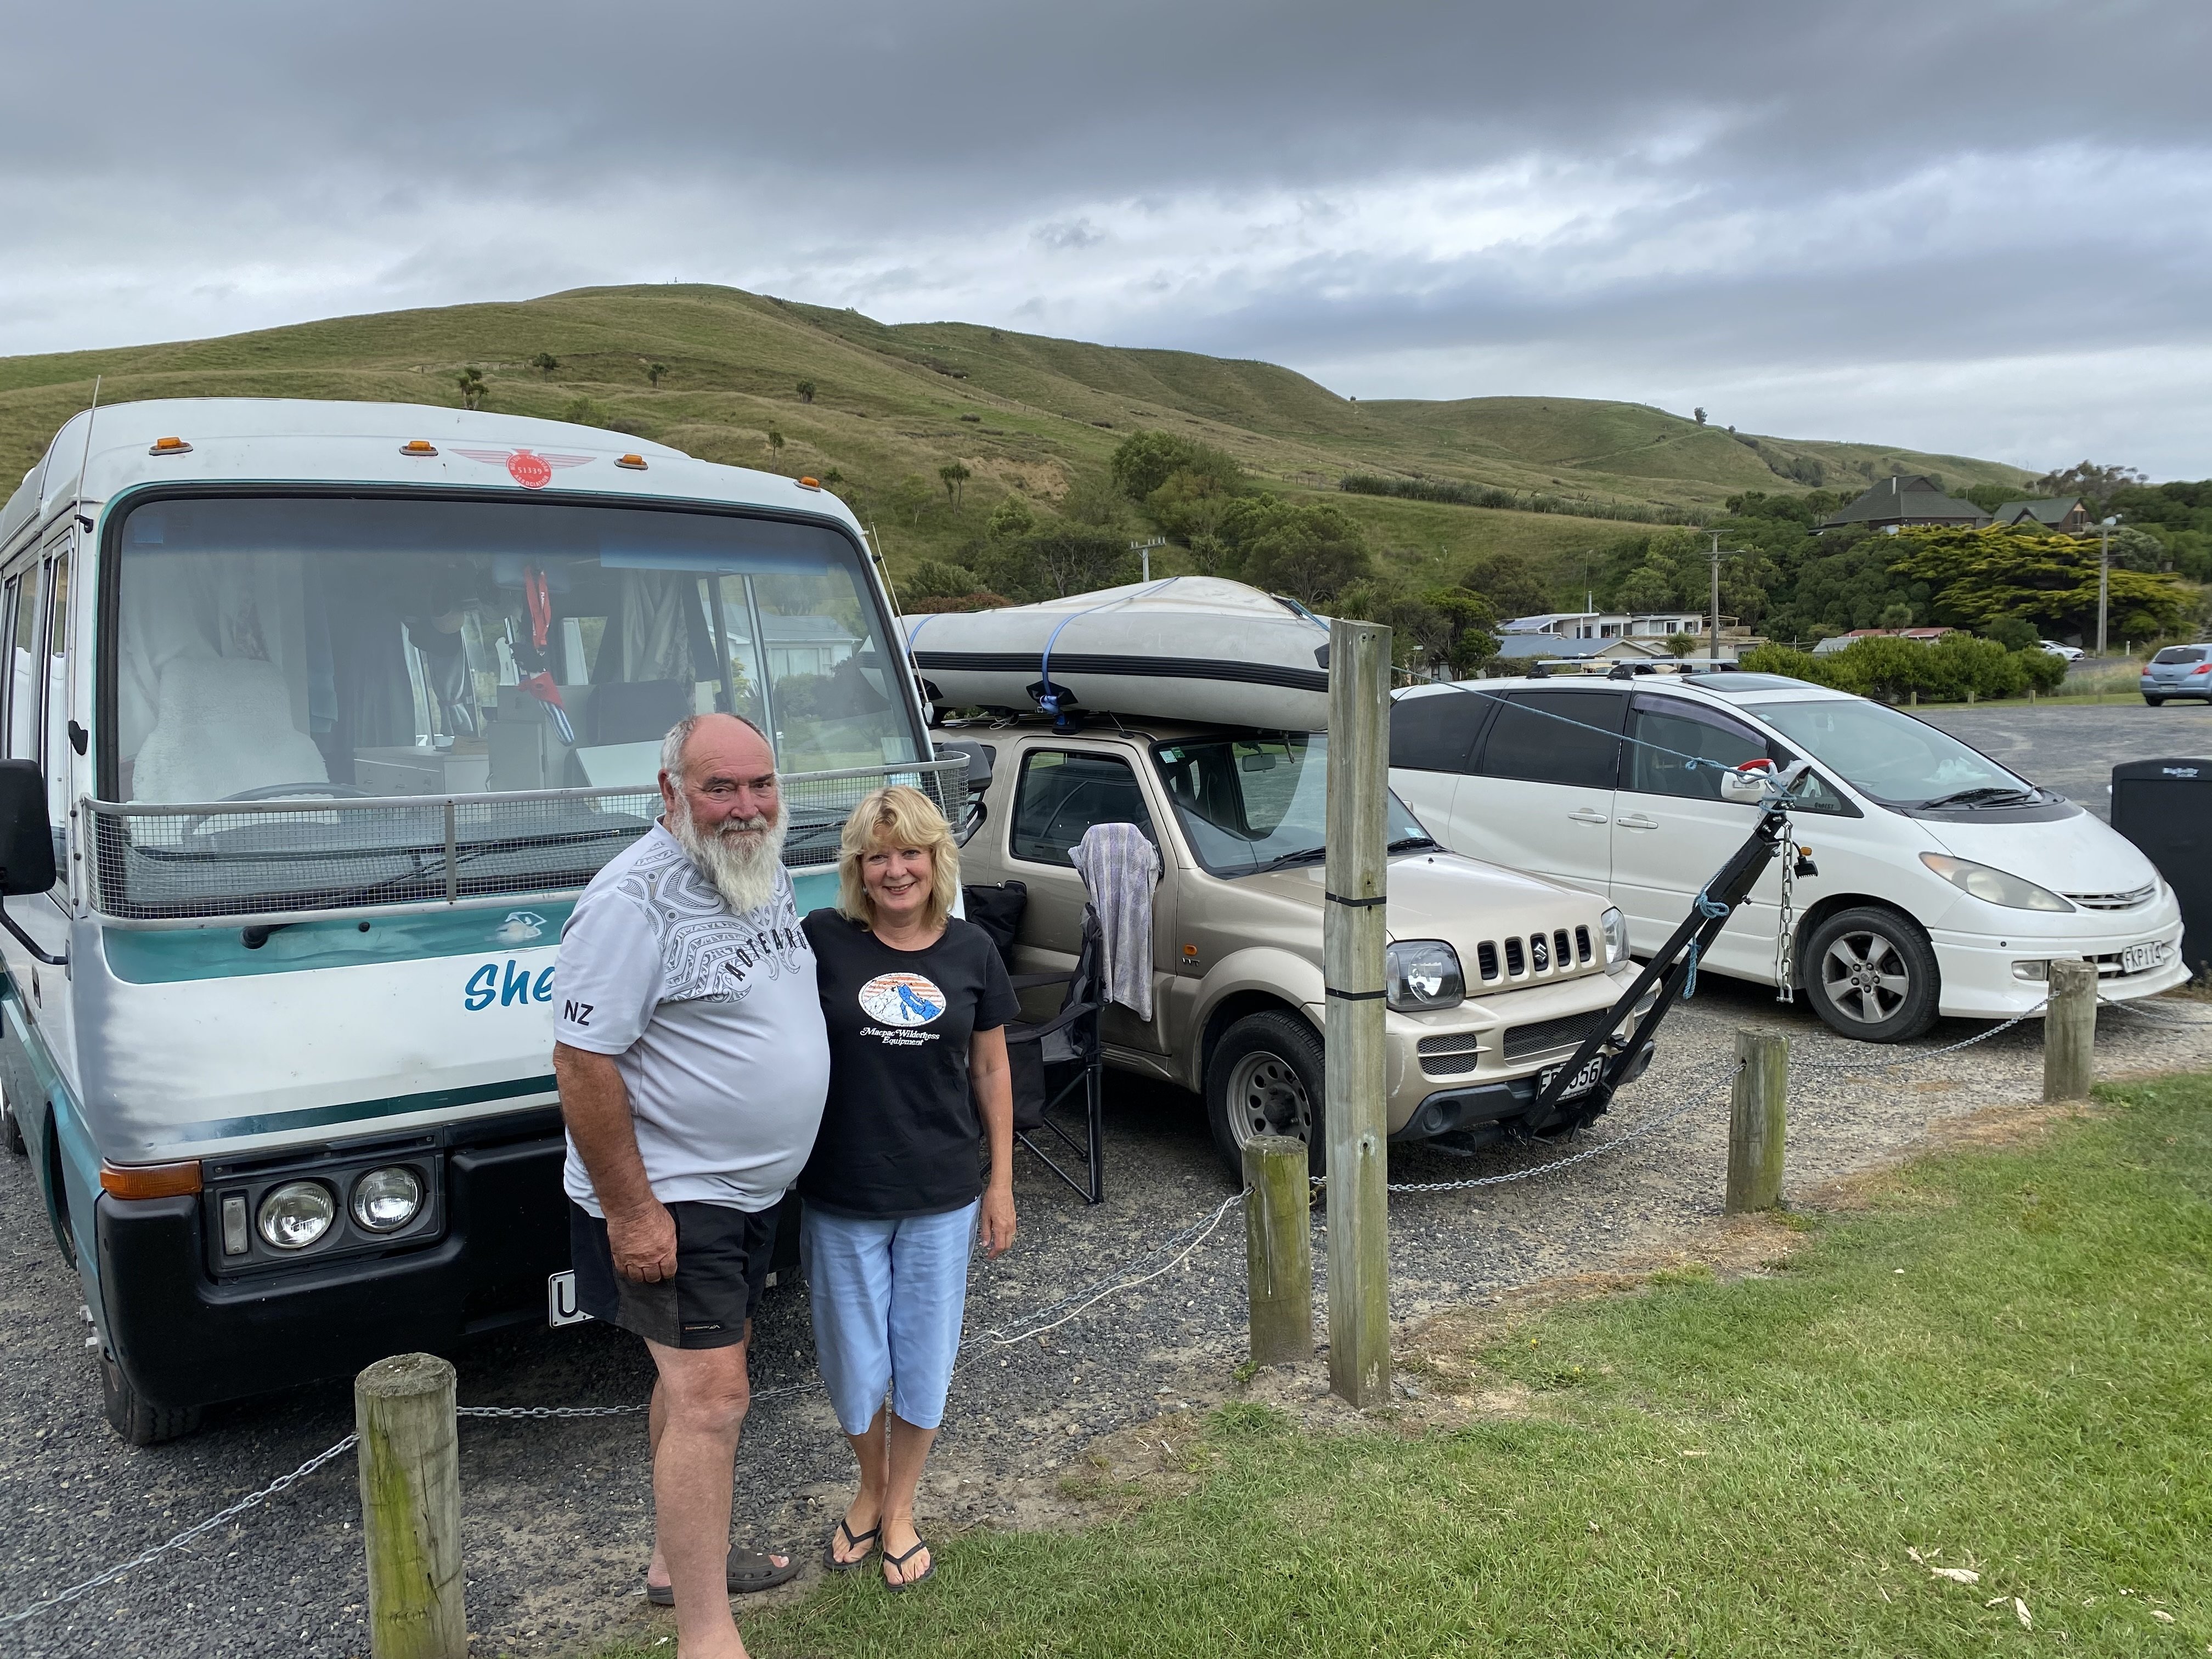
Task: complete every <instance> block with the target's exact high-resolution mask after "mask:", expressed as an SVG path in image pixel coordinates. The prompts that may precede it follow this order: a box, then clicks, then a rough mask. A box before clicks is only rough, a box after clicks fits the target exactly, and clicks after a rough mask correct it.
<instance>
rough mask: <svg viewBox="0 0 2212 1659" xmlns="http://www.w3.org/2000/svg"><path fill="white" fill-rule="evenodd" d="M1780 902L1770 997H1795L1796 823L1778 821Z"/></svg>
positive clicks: (1787, 999)
mask: <svg viewBox="0 0 2212 1659" xmlns="http://www.w3.org/2000/svg"><path fill="white" fill-rule="evenodd" d="M1781 850H1782V903H1781V907H1780V908H1779V910H1778V912H1777V914H1776V917H1775V933H1774V1000H1776V1001H1777V1002H1784V1003H1794V1002H1796V1000H1797V987H1796V978H1797V826H1796V824H1794V823H1790V820H1789V819H1788V818H1786V817H1785V818H1784V819H1783V821H1782V848H1781Z"/></svg>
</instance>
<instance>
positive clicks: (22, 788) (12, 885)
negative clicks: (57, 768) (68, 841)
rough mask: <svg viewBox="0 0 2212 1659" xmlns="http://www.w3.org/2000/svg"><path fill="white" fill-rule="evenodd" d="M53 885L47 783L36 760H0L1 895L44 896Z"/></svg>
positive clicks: (52, 847)
mask: <svg viewBox="0 0 2212 1659" xmlns="http://www.w3.org/2000/svg"><path fill="white" fill-rule="evenodd" d="M53 884H54V838H53V834H52V830H51V829H49V828H48V826H47V823H46V779H45V778H44V777H43V776H42V775H40V771H39V763H38V762H36V761H31V760H0V894H4V895H6V896H9V897H11V898H12V897H15V896H18V895H21V894H25V893H43V892H46V890H49V889H50V888H52V886H53Z"/></svg>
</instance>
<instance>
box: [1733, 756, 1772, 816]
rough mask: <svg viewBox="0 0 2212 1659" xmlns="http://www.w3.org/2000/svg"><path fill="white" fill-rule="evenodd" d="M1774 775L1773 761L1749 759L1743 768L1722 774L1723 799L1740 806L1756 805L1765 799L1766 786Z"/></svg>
mask: <svg viewBox="0 0 2212 1659" xmlns="http://www.w3.org/2000/svg"><path fill="white" fill-rule="evenodd" d="M1773 777H1774V767H1773V763H1772V762H1771V761H1764V760H1754V761H1747V762H1745V763H1744V765H1743V769H1742V770H1741V771H1735V772H1723V773H1722V774H1721V799H1723V800H1725V801H1732V802H1734V803H1735V805H1738V806H1756V805H1759V802H1760V801H1761V800H1763V799H1765V797H1766V786H1767V784H1768V783H1769V782H1771V781H1772V780H1773Z"/></svg>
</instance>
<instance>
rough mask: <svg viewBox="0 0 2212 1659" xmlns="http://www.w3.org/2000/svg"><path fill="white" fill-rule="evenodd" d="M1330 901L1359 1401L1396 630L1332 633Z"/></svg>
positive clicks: (1339, 1159) (1380, 1173)
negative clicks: (1392, 642)
mask: <svg viewBox="0 0 2212 1659" xmlns="http://www.w3.org/2000/svg"><path fill="white" fill-rule="evenodd" d="M1328 750H1329V754H1328V861H1327V864H1326V866H1325V869H1324V873H1325V875H1326V877H1327V891H1328V902H1327V903H1326V904H1324V905H1323V906H1322V910H1323V912H1324V914H1323V915H1322V978H1323V981H1324V983H1325V986H1326V987H1327V1001H1328V1012H1327V1014H1326V1015H1325V1017H1324V1018H1325V1027H1324V1030H1323V1033H1322V1036H1323V1039H1324V1048H1325V1051H1326V1061H1325V1069H1326V1072H1327V1074H1328V1075H1327V1087H1326V1089H1325V1091H1324V1094H1325V1096H1326V1098H1325V1100H1324V1103H1323V1106H1322V1117H1323V1121H1324V1129H1325V1132H1326V1134H1327V1136H1328V1383H1329V1387H1330V1389H1332V1390H1333V1391H1334V1392H1335V1393H1336V1394H1339V1395H1342V1396H1343V1397H1344V1398H1345V1399H1346V1400H1347V1401H1351V1403H1352V1404H1353V1405H1355V1406H1360V1407H1367V1406H1380V1405H1383V1404H1384V1403H1386V1402H1387V1401H1389V1396H1390V1237H1389V1220H1390V1218H1389V1208H1388V1206H1389V1192H1388V1185H1389V1152H1388V1149H1387V1147H1386V1146H1385V1145H1384V1141H1383V1086H1384V1077H1383V997H1384V995H1385V989H1386V987H1384V985H1383V892H1384V888H1385V886H1386V884H1387V880H1388V877H1387V872H1386V868H1385V866H1386V864H1387V860H1386V858H1385V856H1384V854H1383V844H1384V841H1385V838H1386V837H1387V836H1388V835H1389V830H1388V829H1387V828H1386V823H1387V819H1386V817H1385V812H1384V803H1385V802H1386V800H1387V799H1389V772H1390V630H1389V629H1387V628H1379V627H1377V626H1376V625H1375V624H1374V623H1356V622H1346V621H1343V620H1342V619H1341V618H1340V619H1339V620H1337V621H1335V622H1334V623H1330V625H1329V630H1328Z"/></svg>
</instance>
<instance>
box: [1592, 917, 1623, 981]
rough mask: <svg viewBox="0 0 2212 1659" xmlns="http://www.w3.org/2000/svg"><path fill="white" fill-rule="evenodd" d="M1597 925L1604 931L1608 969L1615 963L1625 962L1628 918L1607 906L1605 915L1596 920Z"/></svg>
mask: <svg viewBox="0 0 2212 1659" xmlns="http://www.w3.org/2000/svg"><path fill="white" fill-rule="evenodd" d="M1597 925H1598V926H1599V927H1602V928H1603V929H1605V965H1606V966H1607V967H1608V968H1610V967H1612V966H1613V964H1614V963H1619V962H1626V961H1627V960H1628V918H1627V917H1626V916H1624V915H1621V914H1620V910H1619V909H1617V908H1614V907H1613V906H1612V905H1610V904H1608V905H1607V906H1606V907H1605V914H1604V915H1601V916H1600V917H1599V918H1598V919H1597Z"/></svg>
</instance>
